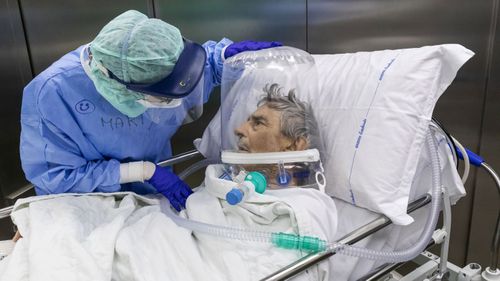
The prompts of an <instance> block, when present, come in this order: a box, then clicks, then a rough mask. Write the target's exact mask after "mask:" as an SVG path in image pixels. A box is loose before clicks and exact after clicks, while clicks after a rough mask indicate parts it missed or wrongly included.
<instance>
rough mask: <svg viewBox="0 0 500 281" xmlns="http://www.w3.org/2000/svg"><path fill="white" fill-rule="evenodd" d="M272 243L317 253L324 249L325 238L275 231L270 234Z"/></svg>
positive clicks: (285, 247) (325, 244) (280, 246)
mask: <svg viewBox="0 0 500 281" xmlns="http://www.w3.org/2000/svg"><path fill="white" fill-rule="evenodd" d="M271 239H272V243H273V244H274V245H275V246H276V247H278V248H283V249H291V250H299V251H304V252H308V253H317V252H322V251H324V250H326V246H327V243H326V241H325V240H322V239H319V238H316V237H311V236H300V235H295V234H289V233H283V232H275V233H273V234H272V235H271Z"/></svg>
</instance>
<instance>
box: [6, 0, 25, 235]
mask: <svg viewBox="0 0 500 281" xmlns="http://www.w3.org/2000/svg"><path fill="white" fill-rule="evenodd" d="M0 50H2V51H1V52H0V61H1V62H2V63H0V93H1V95H2V102H1V103H0V120H2V133H1V134H2V137H1V138H0V147H1V148H2V157H0V190H1V193H0V199H1V200H0V207H4V206H5V203H7V202H5V200H4V198H5V195H7V194H9V193H10V192H11V191H13V190H14V189H15V188H16V187H18V186H21V185H23V184H25V182H26V181H25V179H24V174H23V172H22V171H21V164H20V160H19V134H20V124H19V116H20V108H21V93H22V90H23V87H24V85H25V84H26V83H27V82H28V81H29V80H30V79H31V70H30V65H29V59H28V53H27V51H26V42H25V40H24V32H23V27H22V21H21V16H20V13H19V9H18V5H17V1H2V2H0ZM0 223H1V224H0V229H2V232H1V233H0V239H7V238H9V237H11V235H12V233H11V228H9V226H8V223H9V220H2V221H1V222H0Z"/></svg>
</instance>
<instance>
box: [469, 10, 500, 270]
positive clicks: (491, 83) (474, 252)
mask: <svg viewBox="0 0 500 281" xmlns="http://www.w3.org/2000/svg"><path fill="white" fill-rule="evenodd" d="M499 2H500V1H498V0H495V1H494V4H495V6H494V9H492V23H493V25H492V27H491V30H490V35H491V36H490V40H491V44H490V48H491V49H490V54H489V56H490V57H489V59H488V65H487V81H486V82H487V83H486V84H485V88H486V97H485V99H484V106H483V112H482V113H483V123H482V127H481V135H480V147H479V152H480V154H481V155H483V157H484V159H485V161H486V162H487V163H489V164H491V166H492V167H493V168H496V169H497V172H500V26H499V24H500V23H499V22H498V16H499V8H500V4H499ZM475 186H476V189H475V193H474V196H473V201H472V203H473V204H472V218H471V222H470V238H469V245H468V247H467V253H468V255H467V260H469V261H479V262H480V263H481V264H482V265H489V264H488V262H489V255H488V253H489V252H488V251H489V249H490V246H491V242H492V239H493V237H492V231H493V230H494V228H495V222H496V221H497V220H498V219H500V218H498V208H499V207H500V200H499V192H498V190H497V189H496V186H495V185H494V184H493V181H492V179H491V178H490V176H488V175H487V173H485V172H484V171H482V170H479V171H477V180H476V182H475Z"/></svg>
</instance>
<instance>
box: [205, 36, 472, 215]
mask: <svg viewBox="0 0 500 281" xmlns="http://www.w3.org/2000/svg"><path fill="white" fill-rule="evenodd" d="M473 55H474V54H473V52H471V51H470V50H467V49H466V48H464V47H462V46H460V45H455V44H448V45H438V46H428V47H422V48H415V49H400V50H384V51H376V52H360V53H354V54H338V55H314V58H315V61H316V66H317V69H318V73H319V80H320V88H321V90H320V93H319V94H318V95H317V96H315V97H314V98H312V99H308V100H312V101H313V102H312V106H313V109H314V112H315V115H316V119H317V121H318V123H319V127H320V130H321V133H322V138H323V142H324V146H325V151H323V155H322V158H323V159H324V160H325V163H324V166H325V174H326V177H327V187H326V191H327V193H329V194H330V195H332V196H335V197H337V198H339V199H342V200H344V201H347V202H350V203H351V204H354V205H356V206H359V207H363V208H367V209H369V210H372V211H375V212H378V213H383V214H385V215H386V216H388V217H389V218H390V219H391V220H392V221H393V222H394V223H396V224H401V225H406V224H409V223H411V222H412V221H413V219H412V218H411V217H410V216H408V215H407V214H406V207H407V204H408V196H409V193H410V187H411V183H412V180H413V178H414V176H415V170H416V167H417V164H418V160H419V156H420V151H421V149H422V147H423V143H424V140H425V134H426V133H427V129H428V124H429V122H430V119H431V116H432V111H433V109H434V105H435V104H436V102H437V99H438V98H439V97H440V96H441V94H442V93H443V92H444V90H445V89H446V88H447V87H448V86H449V84H450V83H451V82H452V81H453V79H454V78H455V76H456V73H457V71H458V69H460V67H461V66H462V65H463V64H464V63H465V62H466V61H467V60H468V59H469V58H471V57H472V56H473ZM298 94H299V97H300V93H298ZM195 145H196V147H197V148H198V150H199V151H200V152H201V153H203V155H204V156H205V157H207V158H212V159H213V158H218V157H219V151H220V116H219V113H218V114H217V115H216V117H214V119H212V121H211V123H210V124H209V126H208V128H207V129H206V130H205V132H204V134H203V138H202V140H196V141H195Z"/></svg>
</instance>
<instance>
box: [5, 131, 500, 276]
mask: <svg viewBox="0 0 500 281" xmlns="http://www.w3.org/2000/svg"><path fill="white" fill-rule="evenodd" d="M449 141H452V140H450V139H449ZM450 151H452V150H450ZM458 154H459V156H462V157H463V155H461V153H460V152H459V153H458ZM199 156H202V155H201V153H199V152H198V151H196V150H192V151H188V152H186V153H182V154H179V155H176V156H174V157H172V158H170V159H168V160H165V161H163V162H161V163H159V165H162V166H169V165H175V164H178V163H181V162H184V161H187V160H190V159H193V158H195V157H199ZM455 157H456V155H455ZM472 157H474V155H472ZM464 158H465V159H466V160H469V158H468V157H467V155H465V157H464ZM469 161H470V162H471V164H473V165H476V166H478V167H482V168H483V169H484V170H485V171H486V172H487V173H488V174H489V175H490V176H491V177H492V178H493V180H494V181H495V184H496V185H497V187H498V189H499V192H500V178H499V176H498V175H497V174H496V172H495V171H494V170H493V169H492V168H491V167H490V166H489V165H488V164H487V163H485V162H484V161H477V159H470V160H469ZM207 164H208V163H207ZM202 166H203V165H198V168H200V167H202ZM30 188H32V186H31V187H29V186H28V187H26V188H24V189H23V192H25V191H27V190H29V189H30ZM19 195H20V194H19ZM443 198H444V199H443V200H446V196H444V197H443ZM13 199H15V198H13ZM430 202H431V196H430V195H429V194H426V195H424V196H422V197H420V198H418V199H416V200H414V201H413V202H411V203H410V204H409V205H408V213H413V212H415V211H416V210H418V209H420V208H422V207H424V206H426V205H428V204H429V203H430ZM444 205H445V207H443V218H444V220H443V221H444V224H443V227H442V228H440V229H437V230H435V232H434V235H433V239H432V240H431V241H429V243H428V246H427V249H429V248H431V247H432V246H435V245H440V247H441V251H440V255H441V256H437V255H434V254H432V253H430V252H428V251H424V252H423V253H421V254H420V255H418V256H417V257H415V258H414V259H413V260H412V262H413V263H414V264H416V265H417V266H416V268H415V269H414V270H412V271H411V272H409V273H407V274H405V275H404V276H401V275H400V274H399V273H397V272H396V271H395V270H396V269H398V268H399V267H401V266H402V265H404V264H405V263H404V262H401V263H395V264H383V265H381V266H378V267H376V268H375V269H373V270H372V271H371V272H369V273H368V274H366V275H364V276H363V277H361V278H360V279H358V280H384V281H392V280H404V281H409V280H457V281H465V280H500V269H499V268H498V266H497V264H498V252H499V248H500V213H499V215H498V219H497V224H496V228H495V233H494V235H493V241H492V243H491V262H490V264H489V266H488V267H487V268H486V269H485V270H484V271H483V270H482V268H481V266H480V265H479V264H477V263H470V264H468V265H466V266H465V267H462V268H461V267H458V266H456V265H454V264H452V263H450V262H448V260H447V257H448V250H449V249H448V247H449V244H448V242H449V237H448V235H447V233H446V227H449V225H447V223H450V222H449V221H448V222H447V218H449V216H450V214H448V213H449V212H450V211H451V209H450V208H447V207H446V206H447V204H444ZM448 206H449V205H448ZM11 211H12V206H11V207H6V208H3V209H0V219H1V218H6V217H9V215H10V212H11ZM389 225H391V221H390V219H389V218H387V217H386V216H383V215H381V216H380V217H378V218H377V219H375V220H373V221H371V222H369V223H367V224H365V225H363V226H361V227H359V228H357V229H355V230H353V231H351V232H350V233H348V234H347V235H345V236H344V237H342V238H341V239H340V240H339V241H338V242H341V243H344V244H348V245H353V244H355V243H357V242H359V241H361V240H363V239H365V238H366V237H368V236H370V235H372V234H373V233H375V232H377V231H380V230H382V229H384V228H385V227H387V226H389ZM0 251H1V250H0ZM337 254H338V253H337V252H336V250H335V249H327V250H326V251H323V252H318V253H310V254H308V255H306V256H304V257H302V258H300V259H299V260H297V261H295V262H293V263H291V264H289V265H288V266H285V267H283V268H282V269H280V270H278V271H276V272H274V273H272V274H270V275H269V276H267V277H265V278H263V279H261V280H266V281H271V280H287V279H289V278H291V277H293V276H295V275H297V274H299V273H300V272H302V271H305V270H307V269H308V268H309V267H311V266H313V265H315V264H317V263H319V262H322V261H324V260H326V259H328V258H330V257H332V256H334V255H337ZM5 256H6V254H5V253H1V252H0V260H1V259H3V258H4V257H5Z"/></svg>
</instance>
